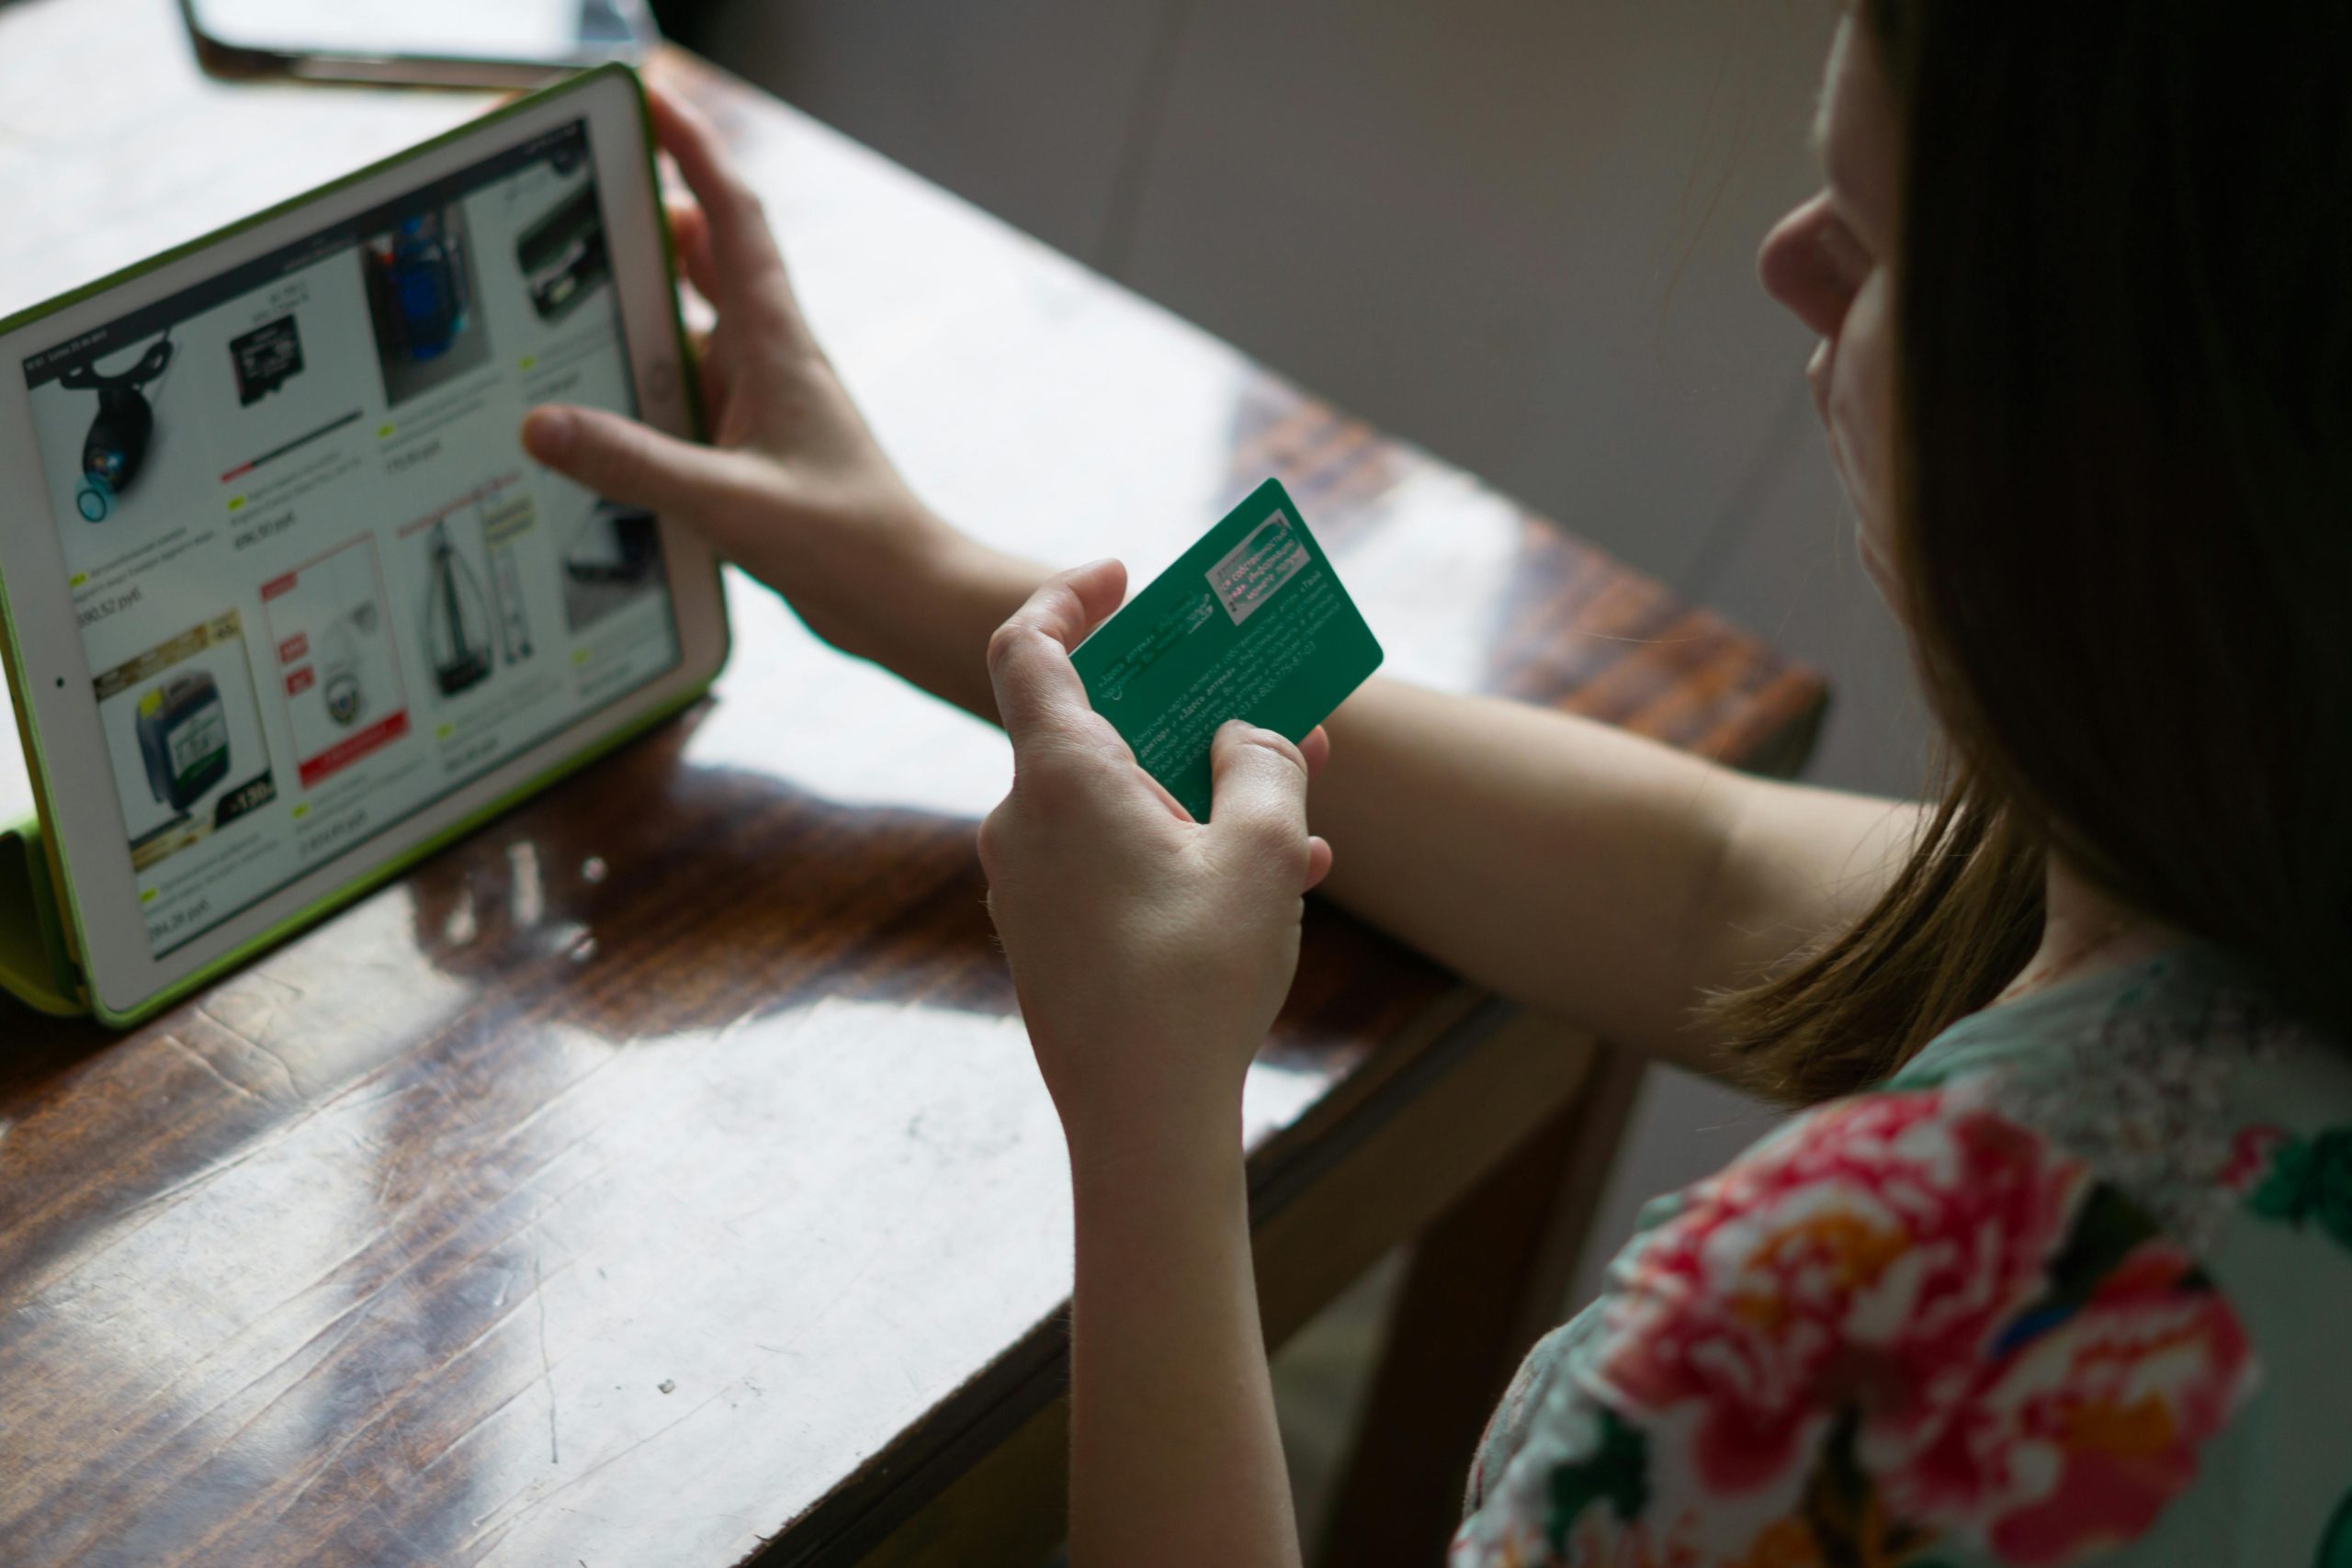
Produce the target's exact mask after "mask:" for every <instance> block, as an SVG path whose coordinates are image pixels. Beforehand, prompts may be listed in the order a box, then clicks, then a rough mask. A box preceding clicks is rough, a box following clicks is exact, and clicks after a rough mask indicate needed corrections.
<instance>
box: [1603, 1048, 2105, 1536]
mask: <svg viewBox="0 0 2352 1568" xmlns="http://www.w3.org/2000/svg"><path fill="white" fill-rule="evenodd" d="M2086 1183H2087V1177H2086V1173H2085V1171H2084V1169H2083V1168H2082V1167H2081V1165H2080V1164H2079V1162H2075V1161H2072V1160H2068V1159H2064V1158H2061V1157H2059V1156H2055V1155H2054V1154H2053V1153H2052V1151H2051V1149H2050V1148H2049V1146H2048V1145H2045V1144H2043V1143H2042V1142H2041V1140H2039V1139H2037V1138H2035V1137H2033V1136H2032V1135H2030V1134H2027V1133H2025V1132H2023V1131H2022V1130H2021V1129H2019V1128H2018V1127H2017V1126H2015V1125H2014V1124H2013V1123H2011V1122H2007V1121H2005V1120H2003V1119H2002V1118H2000V1117H1998V1116H1996V1115H1993V1114H1991V1113H1989V1112H1987V1111H1980V1110H1976V1109H1973V1108H1971V1107H1964V1106H1955V1105H1954V1104H1953V1103H1952V1102H1951V1101H1950V1100H1948V1099H1947V1097H1946V1096H1945V1095H1943V1094H1942V1093H1941V1092H1939V1091H1932V1090H1931V1091H1925V1092H1918V1093H1910V1094H1878V1095H1869V1096H1864V1097H1860V1098H1858V1099H1855V1100H1846V1101H1842V1102H1839V1103H1837V1104H1833V1105H1830V1106H1827V1107H1825V1108H1823V1109H1822V1110H1820V1111H1815V1112H1814V1113H1813V1114H1811V1115H1809V1116H1807V1117H1805V1118H1804V1119H1802V1120H1801V1121H1799V1122H1796V1123H1794V1124H1792V1126H1791V1127H1789V1128H1788V1129H1786V1130H1785V1131H1784V1132H1783V1133H1782V1134H1781V1135H1779V1136H1778V1137H1776V1138H1774V1139H1772V1140H1770V1141H1769V1142H1768V1143H1766V1144H1765V1145H1762V1146H1761V1147H1759V1148H1758V1149H1757V1150H1756V1151H1755V1152H1754V1153H1752V1154H1751V1155H1750V1156H1747V1157H1746V1158H1744V1159H1742V1160H1741V1161H1739V1162H1738V1163H1737V1164H1736V1165H1734V1166H1733V1167H1731V1168H1729V1169H1727V1170H1725V1171H1724V1172H1723V1173H1722V1174H1721V1175H1720V1176H1718V1177H1716V1178H1714V1179H1713V1180H1711V1181H1709V1182H1706V1183H1703V1184H1702V1185H1701V1186H1700V1187H1699V1188H1697V1189H1694V1190H1693V1191H1692V1193H1691V1198H1690V1201H1688V1203H1687V1204H1686V1206H1685V1208H1684V1209H1683V1211H1682V1212H1681V1213H1679V1214H1677V1215H1676V1216H1675V1217H1674V1218H1673V1219H1671V1220H1669V1221H1668V1222H1667V1224H1665V1225H1663V1226H1661V1227H1660V1229H1659V1231H1658V1232H1657V1235H1655V1237H1654V1238H1653V1240H1652V1242H1651V1244H1650V1245H1649V1246H1648V1247H1645V1248H1644V1249H1643V1250H1642V1251H1641V1252H1640V1253H1639V1254H1637V1255H1636V1257H1635V1258H1634V1259H1633V1260H1632V1261H1631V1263H1630V1264H1629V1266H1628V1268H1627V1269H1626V1271H1625V1272H1624V1274H1623V1276H1621V1279H1620V1280H1619V1293H1618V1295H1617V1297H1616V1298H1615V1304H1614V1307H1613V1309H1612V1312H1611V1316H1610V1318H1609V1322H1608V1337H1609V1345H1608V1348H1606V1349H1605V1350H1604V1351H1603V1353H1602V1358H1601V1365H1600V1371H1601V1374H1602V1378H1603V1381H1604V1382H1607V1383H1608V1384H1609V1385H1611V1387H1613V1388H1614V1389H1615V1390H1616V1391H1618V1393H1619V1394H1620V1396H1621V1397H1622V1398H1623V1401H1624V1402H1625V1404H1624V1407H1626V1408H1629V1409H1634V1410H1643V1411H1646V1412H1651V1413H1663V1412H1666V1411H1668V1410H1671V1409H1675V1408H1676V1407H1679V1406H1682V1405H1685V1404H1696V1405H1697V1406H1698V1411H1697V1417H1696V1420H1695V1423H1692V1424H1691V1425H1689V1426H1688V1427H1687V1428H1686V1427H1685V1426H1684V1424H1683V1423H1681V1422H1676V1423H1673V1424H1672V1427H1673V1429H1677V1430H1681V1429H1687V1430H1688V1431H1689V1432H1690V1434H1691V1435H1690V1438H1689V1443H1690V1451H1689V1454H1688V1456H1687V1462H1688V1465H1689V1467H1690V1469H1691V1472H1693V1473H1694V1474H1695V1476H1696V1478H1697V1479H1698V1481H1699V1482H1700V1483H1701V1484H1702V1486H1704V1487H1706V1488H1710V1489H1713V1490H1714V1491H1715V1492H1718V1493H1721V1494H1725V1495H1738V1494H1747V1493H1753V1492H1754V1491H1756V1490H1757V1489H1758V1488H1763V1487H1768V1486H1770V1487H1776V1488H1785V1487H1789V1486H1792V1484H1793V1483H1794V1482H1795V1480H1796V1479H1797V1478H1798V1477H1799V1475H1800V1474H1801V1472H1802V1470H1803V1468H1804V1466H1805V1465H1806V1464H1807V1463H1809V1462H1810V1461H1811V1459H1812V1455H1813V1450H1814V1449H1815V1447H1816V1446H1817V1444H1818V1442H1819V1441H1820V1439H1821V1438H1822V1437H1823V1435H1824V1434H1825V1433H1826V1429H1827V1427H1828V1425H1829V1423H1830V1422H1831V1420H1832V1419H1833V1418H1834V1417H1835V1416H1836V1415H1837V1413H1838V1411H1839V1410H1840V1409H1842V1408H1844V1407H1845V1406H1847V1405H1848V1404H1858V1405H1859V1406H1860V1409H1861V1410H1862V1411H1863V1412H1864V1413H1865V1416H1864V1431H1863V1433H1862V1435H1861V1443H1862V1447H1863V1450H1864V1451H1865V1453H1866V1454H1870V1455H1883V1454H1889V1453H1894V1454H1903V1455H1907V1454H1909V1453H1913V1452H1917V1451H1918V1450H1920V1449H1922V1448H1924V1447H1926V1446H1927V1445H1928V1442H1930V1441H1931V1440H1932V1438H1933V1437H1934V1435H1935V1433H1936V1431H1937V1429H1938V1428H1939V1427H1940V1425H1941V1421H1942V1419H1943V1418H1944V1416H1945V1413H1946V1412H1947V1411H1948V1410H1949V1407H1950V1405H1951V1402H1952V1401H1953V1400H1954V1399H1955V1398H1958V1397H1960V1396H1961V1395H1962V1394H1963V1393H1965V1391H1966V1389H1967V1386H1968V1384H1969V1383H1970V1382H1971V1381H1972V1374H1973V1371H1974V1368H1975V1364H1976V1361H1977V1359H1978V1358H1979V1356H1980V1355H1981V1354H1982V1353H1983V1350H1984V1348H1985V1345H1986V1344H1987V1343H1988V1342H1989V1341H1990V1339H1991V1338H1992V1337H1993V1334H1994V1331H1995V1330H1996V1327H1997V1326H1998V1325H2000V1324H2001V1323H2002V1322H2004V1321H2005V1320H2006V1319H2007V1317H2009V1316H2010V1315H2011V1314H2014V1313H2016V1312H2017V1311H2018V1310H2019V1309H2020V1308H2022V1307H2023V1306H2024V1305H2025V1304H2026V1303H2027V1302H2028V1301H2029V1300H2030V1299H2031V1298H2032V1297H2033V1296H2034V1295H2035V1294H2036V1293H2038V1292H2039V1291H2040V1289H2041V1280H2042V1267H2043V1264H2044V1262H2045V1260H2046V1259H2047V1258H2048V1257H2049V1256H2050V1254H2051V1252H2052V1250H2053V1248H2054V1247H2056V1246H2057V1244H2058V1243H2059V1241H2060V1240H2061V1239H2062V1237H2063V1236H2064V1231H2065V1225H2066V1221H2067V1217H2068V1215H2069V1213H2071V1211H2072V1209H2073V1207H2074V1205H2075V1201H2076V1200H2077V1199H2078V1198H2079V1196H2080V1194H2081V1192H2082V1191H2083V1190H2084V1189H2085V1187H2086Z"/></svg>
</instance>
